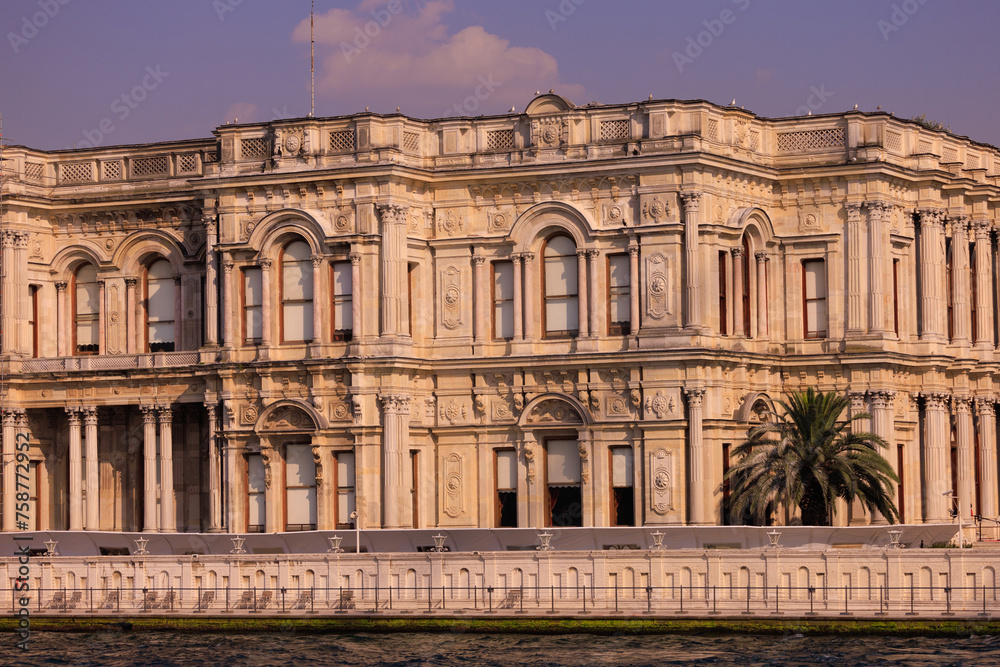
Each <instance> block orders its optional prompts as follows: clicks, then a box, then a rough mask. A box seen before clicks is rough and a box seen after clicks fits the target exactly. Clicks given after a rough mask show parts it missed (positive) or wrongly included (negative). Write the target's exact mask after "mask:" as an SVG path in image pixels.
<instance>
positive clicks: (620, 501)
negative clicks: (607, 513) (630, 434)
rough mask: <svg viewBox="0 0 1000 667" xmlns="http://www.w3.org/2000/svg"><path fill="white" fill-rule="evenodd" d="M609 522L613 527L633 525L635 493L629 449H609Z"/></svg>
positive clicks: (630, 449) (630, 451) (630, 450)
mask: <svg viewBox="0 0 1000 667" xmlns="http://www.w3.org/2000/svg"><path fill="white" fill-rule="evenodd" d="M608 452H609V454H610V456H611V466H610V468H611V520H612V524H611V525H613V526H634V525H635V492H634V490H633V489H634V484H633V473H632V471H633V467H632V466H633V461H632V448H631V447H610V448H609V449H608Z"/></svg>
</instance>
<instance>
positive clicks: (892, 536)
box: [889, 528, 903, 549]
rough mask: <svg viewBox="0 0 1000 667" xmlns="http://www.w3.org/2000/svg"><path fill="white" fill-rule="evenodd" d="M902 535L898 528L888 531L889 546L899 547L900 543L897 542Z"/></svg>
mask: <svg viewBox="0 0 1000 667" xmlns="http://www.w3.org/2000/svg"><path fill="white" fill-rule="evenodd" d="M902 535H903V531H901V530H899V529H898V528H896V529H894V530H890V531H889V546H890V547H891V548H893V549H899V548H900V547H901V546H902V545H901V544H900V543H899V538H900V537H901V536H902Z"/></svg>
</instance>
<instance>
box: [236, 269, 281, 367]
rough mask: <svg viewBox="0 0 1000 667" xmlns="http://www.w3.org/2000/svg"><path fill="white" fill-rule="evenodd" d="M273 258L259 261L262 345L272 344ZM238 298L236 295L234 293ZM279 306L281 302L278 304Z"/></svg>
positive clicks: (273, 306)
mask: <svg viewBox="0 0 1000 667" xmlns="http://www.w3.org/2000/svg"><path fill="white" fill-rule="evenodd" d="M272 264H273V262H272V260H270V259H268V258H266V257H262V258H261V259H259V260H258V261H257V265H258V266H259V267H260V346H261V347H265V348H266V347H270V346H271V329H272V327H273V325H272V324H271V322H272V321H273V319H274V318H273V314H274V308H275V305H274V298H273V293H272V291H271V265H272ZM233 296H234V298H236V295H233ZM277 307H278V308H280V307H281V304H278V306H277Z"/></svg>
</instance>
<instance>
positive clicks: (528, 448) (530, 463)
mask: <svg viewBox="0 0 1000 667" xmlns="http://www.w3.org/2000/svg"><path fill="white" fill-rule="evenodd" d="M522 451H523V452H524V461H525V463H526V464H527V468H528V481H529V482H532V483H533V482H534V481H535V448H534V447H533V446H532V445H531V443H530V442H525V443H524V444H523V445H522Z"/></svg>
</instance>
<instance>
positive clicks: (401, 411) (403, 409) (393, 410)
mask: <svg viewBox="0 0 1000 667" xmlns="http://www.w3.org/2000/svg"><path fill="white" fill-rule="evenodd" d="M378 399H379V401H381V402H382V411H383V412H384V413H385V414H387V415H391V414H398V415H408V414H410V397H409V396H408V395H406V394H379V395H378Z"/></svg>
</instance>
